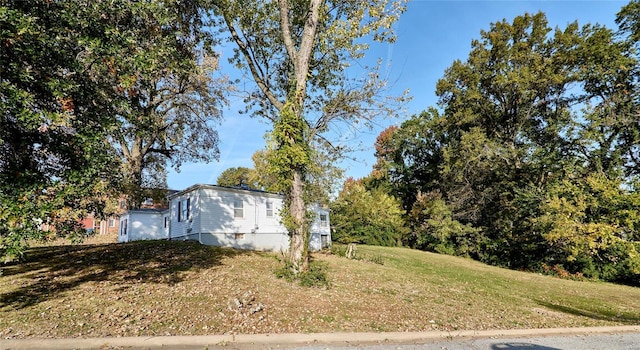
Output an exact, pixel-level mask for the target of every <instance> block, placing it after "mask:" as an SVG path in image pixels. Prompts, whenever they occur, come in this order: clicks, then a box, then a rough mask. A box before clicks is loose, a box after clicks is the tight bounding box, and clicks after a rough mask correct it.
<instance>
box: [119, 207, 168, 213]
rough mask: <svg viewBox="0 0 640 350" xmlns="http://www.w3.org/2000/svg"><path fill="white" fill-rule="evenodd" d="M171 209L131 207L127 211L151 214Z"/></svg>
mask: <svg viewBox="0 0 640 350" xmlns="http://www.w3.org/2000/svg"><path fill="white" fill-rule="evenodd" d="M167 211H169V208H161V209H160V208H139V209H129V210H127V211H126V212H125V214H127V213H150V214H161V213H164V212H167Z"/></svg>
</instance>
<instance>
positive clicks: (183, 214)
mask: <svg viewBox="0 0 640 350" xmlns="http://www.w3.org/2000/svg"><path fill="white" fill-rule="evenodd" d="M190 206H191V199H190V198H185V199H183V200H181V201H180V202H178V221H187V220H188V219H189V211H190V208H189V207H190Z"/></svg>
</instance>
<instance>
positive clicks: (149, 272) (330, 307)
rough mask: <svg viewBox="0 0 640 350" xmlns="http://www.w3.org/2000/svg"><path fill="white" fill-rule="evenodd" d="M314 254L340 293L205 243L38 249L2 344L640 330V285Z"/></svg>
mask: <svg viewBox="0 0 640 350" xmlns="http://www.w3.org/2000/svg"><path fill="white" fill-rule="evenodd" d="M358 256H359V257H360V258H362V260H349V259H346V258H343V257H339V256H335V255H323V254H317V255H315V256H314V257H315V259H316V260H317V261H321V262H324V263H325V264H327V265H328V267H329V270H328V275H329V279H330V281H331V284H332V286H331V288H328V289H322V288H306V287H300V286H298V285H295V284H291V283H288V282H286V281H285V280H282V279H278V278H276V276H275V274H274V271H275V270H276V268H277V267H279V266H280V263H279V261H278V256H277V255H276V254H267V253H255V252H247V251H238V250H231V249H220V248H216V247H207V246H201V245H199V244H197V243H194V242H167V241H154V242H133V243H127V244H93V245H79V246H49V247H38V248H34V249H33V250H31V251H30V255H29V259H28V261H26V262H24V263H21V264H13V265H5V266H0V268H1V269H2V275H0V337H1V338H23V337H97V336H134V335H193V334H228V333H289V332H349V331H358V332H366V331H422V330H454V329H466V330H484V329H508V328H541V327H550V328H551V327H565V326H600V325H624V324H640V288H632V287H626V286H619V285H613V284H606V283H594V282H580V281H569V280H561V279H557V278H554V277H549V276H541V275H538V274H532V273H524V272H518V271H511V270H505V269H500V268H496V267H491V266H487V265H483V264H481V263H478V262H475V261H471V260H468V259H461V258H456V257H450V256H444V255H437V254H431V253H426V252H421V251H415V250H410V249H405V248H383V247H366V246H359V247H358Z"/></svg>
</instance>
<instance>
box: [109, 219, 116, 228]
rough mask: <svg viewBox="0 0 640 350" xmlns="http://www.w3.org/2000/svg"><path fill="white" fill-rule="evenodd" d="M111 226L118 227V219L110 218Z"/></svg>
mask: <svg viewBox="0 0 640 350" xmlns="http://www.w3.org/2000/svg"><path fill="white" fill-rule="evenodd" d="M109 227H116V219H109Z"/></svg>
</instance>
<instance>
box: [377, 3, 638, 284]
mask: <svg viewBox="0 0 640 350" xmlns="http://www.w3.org/2000/svg"><path fill="white" fill-rule="evenodd" d="M638 4H639V3H638V2H637V1H632V2H631V3H630V4H629V5H628V6H625V7H624V8H623V10H622V11H621V13H620V14H619V16H618V23H619V24H620V26H621V30H622V32H621V34H622V36H616V35H615V34H614V31H612V30H610V29H608V28H605V27H602V26H599V25H585V26H582V27H580V26H578V24H577V23H571V24H569V25H567V26H566V28H555V29H553V28H550V27H549V26H548V23H547V20H546V17H545V15H544V14H542V13H537V14H533V15H531V14H525V15H523V16H518V17H516V18H515V19H513V21H511V22H507V21H506V20H503V21H500V22H497V23H492V24H491V25H490V27H489V29H488V30H486V31H482V32H481V33H480V38H479V39H477V40H474V41H473V42H472V49H471V52H470V53H469V57H468V58H467V59H466V60H465V61H455V62H454V63H453V64H452V65H451V66H450V67H449V68H448V69H447V70H446V71H445V74H444V77H443V78H442V79H441V80H440V81H439V82H438V84H437V87H436V92H437V94H438V96H439V98H440V99H439V105H440V107H441V110H439V111H438V110H435V109H433V108H432V109H429V110H427V111H425V112H423V113H421V114H420V115H417V116H414V117H412V118H411V119H409V120H407V121H406V122H404V123H403V124H402V125H401V126H400V128H393V129H389V130H385V131H384V132H383V134H381V135H380V137H379V138H378V140H377V142H376V156H377V157H378V162H377V164H376V166H375V168H374V174H373V177H374V180H372V181H370V182H369V184H370V186H372V187H380V188H385V189H386V191H388V192H389V193H393V194H395V195H396V196H398V198H400V199H401V201H402V204H403V206H404V208H405V209H406V210H407V212H408V215H407V216H406V219H407V224H408V225H409V226H410V227H411V229H412V232H411V234H409V235H407V236H405V243H406V244H408V245H410V246H412V247H416V248H420V249H427V250H433V251H437V252H440V253H446V254H456V255H465V256H471V257H473V258H475V259H479V260H481V261H484V262H489V263H492V264H496V265H501V266H508V267H511V268H520V269H532V270H538V269H540V266H547V267H548V268H547V269H546V270H545V269H543V270H544V271H549V272H552V271H556V272H557V273H558V274H566V275H568V276H585V277H589V278H600V279H604V280H608V281H618V282H624V283H631V284H637V283H638V274H637V273H638V271H637V266H638V257H637V256H638V254H637V243H638V239H639V237H638V236H639V234H638V229H639V225H638V218H639V215H638V213H639V212H640V202H639V201H638V193H637V186H636V182H637V175H638V174H640V172H638V165H637V164H638V163H637V160H638V159H640V157H638V146H637V145H638V140H639V139H640V138H639V137H638V135H640V132H639V131H638V130H640V129H639V125H640V124H638V122H637V116H636V113H635V110H637V103H638V101H639V100H640V99H638V96H639V95H638V92H639V91H638V86H637V79H636V78H635V77H637V72H638V68H639V67H640V65H639V64H638V57H637V53H636V51H635V49H637V47H638V40H637V38H638V37H640V36H638V28H640V25H638V18H640V16H638V13H637V12H638V9H639V8H640V7H639V5H638ZM385 181H388V184H387V185H385V184H384V183H385Z"/></svg>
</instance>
